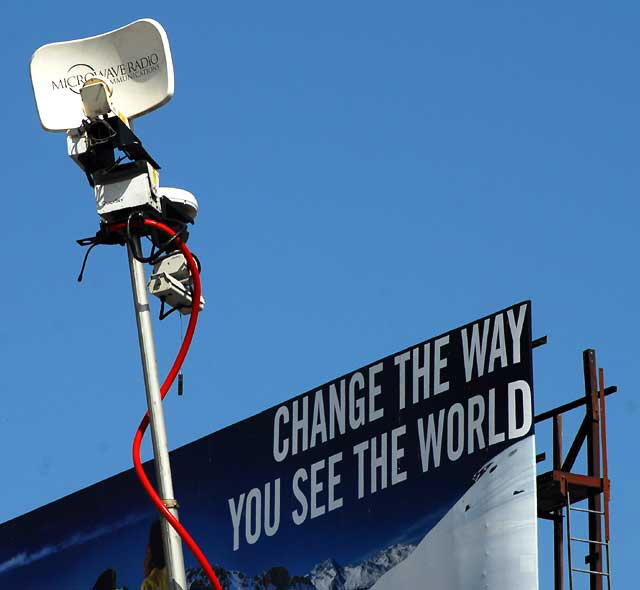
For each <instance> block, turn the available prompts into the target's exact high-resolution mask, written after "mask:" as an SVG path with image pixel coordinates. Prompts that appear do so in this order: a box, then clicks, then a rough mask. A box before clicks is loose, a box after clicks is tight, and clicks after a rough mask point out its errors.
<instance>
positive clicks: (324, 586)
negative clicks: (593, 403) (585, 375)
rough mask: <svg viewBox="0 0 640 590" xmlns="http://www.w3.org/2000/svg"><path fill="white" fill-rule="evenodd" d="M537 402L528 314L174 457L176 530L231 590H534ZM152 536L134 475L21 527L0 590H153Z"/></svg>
mask: <svg viewBox="0 0 640 590" xmlns="http://www.w3.org/2000/svg"><path fill="white" fill-rule="evenodd" d="M532 386H533V384H532V361H531V304H530V302H529V301H525V302H521V303H518V304H516V305H513V306H511V307H509V308H507V309H505V310H502V311H500V312H497V313H494V314H492V315H490V316H488V317H485V318H482V319H480V320H478V321H475V322H472V323H470V324H467V325H465V326H462V327H460V328H457V329H455V330H452V331H450V332H447V333H445V334H442V335H440V336H436V337H434V338H431V339H429V340H426V341H424V342H422V343H420V344H417V345H415V346H411V347H409V348H406V349H404V350H402V351H400V352H397V353H394V354H391V355H389V356H387V357H385V358H383V359H380V360H377V361H375V362H373V363H370V364H368V365H367V366H365V367H362V368H360V369H357V370H355V371H352V372H350V373H348V374H346V375H343V376H341V377H338V378H337V379H334V380H332V381H330V382H329V383H326V384H324V385H322V386H320V387H317V388H314V389H312V390H310V391H308V392H306V393H303V394H301V395H298V396H296V397H294V398H292V399H290V400H288V401H285V402H283V403H282V404H279V405H277V406H274V407H272V408H270V409H268V410H266V411H264V412H262V413H260V414H258V415H256V416H253V417H252V418H248V419H246V420H244V421H242V422H239V423H237V424H234V425H232V426H229V427H227V428H225V429H223V430H221V431H218V432H215V433H213V434H211V435H209V436H206V437H204V438H202V439H200V440H197V441H195V442H193V443H190V444H188V445H185V446H184V447H181V448H179V449H176V450H175V451H173V452H172V453H171V462H172V468H173V474H174V483H175V489H176V497H177V499H178V500H179V502H180V504H181V507H182V509H181V513H180V516H181V520H182V521H183V522H184V523H185V525H186V526H187V528H188V529H189V530H190V531H191V532H192V534H193V536H194V537H195V539H196V540H197V541H198V543H199V544H200V546H201V547H202V549H203V551H204V552H205V554H206V555H207V556H208V557H209V560H210V561H211V562H212V564H216V566H215V569H216V571H217V573H218V575H219V578H220V581H221V583H222V585H223V587H224V588H225V589H226V590H241V589H242V590H245V589H246V590H267V589H270V590H274V589H275V590H368V589H374V590H389V589H404V588H426V587H429V588H438V589H442V590H469V589H474V588H491V589H492V590H502V589H504V590H507V589H509V590H512V589H513V588H518V590H534V589H537V587H538V582H537V528H536V527H537V518H536V486H535V446H534V436H533V417H534V409H533V387H532ZM145 468H146V469H147V471H148V472H149V475H150V476H151V477H152V476H153V473H152V472H153V469H152V465H150V464H146V465H145ZM155 520H156V514H155V511H154V509H153V507H152V506H151V504H150V503H149V501H148V500H147V498H146V497H145V496H144V494H143V492H142V490H141V488H140V486H139V484H138V482H137V480H136V478H135V475H134V473H133V471H132V470H130V471H126V472H124V473H121V474H119V475H117V476H114V477H112V478H110V479H107V480H105V481H102V482H100V483H97V484H95V485H93V486H91V487H89V488H86V489H84V490H81V491H79V492H76V493H74V494H72V495H70V496H67V497H65V498H62V499H61V500H58V501H56V502H53V503H51V504H49V505H47V506H44V507H42V508H39V509H37V510H34V511H33V512H30V513H28V514H26V515H23V516H21V517H18V518H16V519H14V520H12V521H9V522H7V523H5V524H3V525H1V526H0V587H1V588H20V589H22V590H27V589H36V588H38V589H40V588H56V589H58V588H59V589H68V590H75V589H78V590H80V589H82V590H86V589H92V588H95V589H97V590H114V589H127V590H133V589H137V588H140V587H141V585H143V584H144V587H145V588H154V587H161V586H158V585H156V586H154V585H153V584H154V583H156V582H158V581H159V580H161V578H162V575H163V568H162V555H158V553H159V552H160V553H161V551H162V550H161V544H159V543H158V527H157V525H154V521H155ZM185 559H186V563H187V568H188V572H187V578H188V581H189V587H190V588H191V590H197V589H205V588H209V586H208V584H207V583H206V580H205V577H204V575H203V572H202V571H201V570H200V568H199V567H197V565H196V562H195V560H193V558H192V556H191V555H189V554H185Z"/></svg>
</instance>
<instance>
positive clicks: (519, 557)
mask: <svg viewBox="0 0 640 590" xmlns="http://www.w3.org/2000/svg"><path fill="white" fill-rule="evenodd" d="M534 465H535V446H534V438H533V435H531V436H528V437H526V438H524V439H522V440H520V441H518V442H517V443H515V444H513V445H511V446H510V447H507V448H506V449H505V450H504V451H502V452H501V453H500V454H498V455H497V456H496V457H494V458H493V459H492V460H491V461H489V462H488V463H486V464H485V465H484V466H483V467H482V469H480V470H479V471H478V473H477V474H476V475H475V477H474V482H473V484H472V485H471V487H470V488H469V489H468V490H467V491H466V492H465V494H464V495H463V496H462V498H460V500H458V502H456V504H455V505H454V506H453V507H452V508H451V509H450V510H449V511H448V512H447V514H446V515H445V516H444V517H443V518H442V519H441V520H440V521H439V522H438V523H437V524H436V525H435V526H434V527H433V528H432V529H431V530H430V531H429V532H428V533H427V535H426V536H425V537H424V538H423V539H422V541H420V543H418V546H417V547H416V549H415V551H413V553H411V555H409V556H408V557H407V559H406V560H404V561H402V562H401V563H399V564H398V565H397V566H396V567H394V568H392V569H390V570H389V571H388V572H386V573H385V574H384V575H383V576H381V577H380V579H379V580H378V581H377V582H376V584H375V585H374V586H372V590H398V589H399V588H422V587H424V583H425V580H429V587H432V588H447V590H468V589H469V588H480V587H482V588H491V589H492V590H513V589H514V588H537V587H538V575H537V538H536V528H535V526H536V523H535V518H534V517H533V515H535V514H536V480H535V477H534V475H535V473H534V471H533V470H534ZM452 555H456V556H457V559H456V560H452V559H451V556H452ZM460 563H464V564H466V567H459V564H460Z"/></svg>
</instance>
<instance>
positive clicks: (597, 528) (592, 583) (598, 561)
mask: <svg viewBox="0 0 640 590" xmlns="http://www.w3.org/2000/svg"><path fill="white" fill-rule="evenodd" d="M582 359H583V364H584V387H585V396H586V398H587V399H586V402H587V403H586V414H587V421H588V429H587V474H588V475H590V476H591V477H600V417H599V413H600V412H599V410H600V408H599V407H598V399H597V392H598V383H597V377H596V374H597V373H596V351H595V350H593V349H591V348H588V349H587V350H585V351H583V353H582ZM587 505H588V506H589V510H590V511H591V512H589V517H588V518H589V539H590V540H592V541H594V543H590V544H589V555H588V556H587V557H586V558H585V563H588V564H589V569H590V570H594V571H597V572H601V571H602V546H601V545H600V543H601V542H602V528H601V521H600V518H601V517H600V514H599V513H600V512H601V510H602V504H601V502H600V493H597V494H595V495H590V496H589V498H588V500H587ZM589 578H590V580H589V588H590V590H602V576H601V575H598V574H590V576H589Z"/></svg>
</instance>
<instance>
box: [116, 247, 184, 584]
mask: <svg viewBox="0 0 640 590" xmlns="http://www.w3.org/2000/svg"><path fill="white" fill-rule="evenodd" d="M132 241H133V244H132V245H131V244H129V245H128V246H127V251H128V255H129V270H130V272H131V289H132V292H133V305H134V309H135V314H136V322H137V324H138V340H139V343H140V356H141V359H142V370H143V374H144V384H145V388H146V392H147V406H148V408H149V425H150V427H151V439H152V443H153V455H154V458H155V461H154V463H155V469H156V479H157V482H158V488H159V489H158V491H159V493H160V497H161V498H162V499H163V500H164V501H165V502H166V504H167V508H168V509H169V511H170V512H171V513H172V514H173V515H174V516H175V517H176V518H178V510H177V504H176V502H175V499H174V496H173V483H172V480H171V465H170V463H169V449H168V445H167V434H166V429H165V423H164V412H163V409H162V398H161V396H160V383H159V381H158V367H157V362H156V351H155V345H154V342H153V330H152V327H151V310H150V308H149V299H148V297H147V284H146V277H145V271H144V264H142V262H140V261H138V260H136V259H135V257H134V256H133V252H132V250H131V248H132V246H133V248H136V251H138V252H140V251H141V249H140V238H139V237H138V236H135V237H133V238H132ZM161 526H162V543H163V548H164V555H165V561H166V564H167V573H168V576H169V587H170V588H171V590H186V588H187V582H186V575H185V570H184V558H183V555H182V542H181V540H180V537H179V536H178V533H176V532H175V531H174V530H173V527H171V525H170V524H169V523H168V522H167V521H166V520H165V519H164V518H163V519H161Z"/></svg>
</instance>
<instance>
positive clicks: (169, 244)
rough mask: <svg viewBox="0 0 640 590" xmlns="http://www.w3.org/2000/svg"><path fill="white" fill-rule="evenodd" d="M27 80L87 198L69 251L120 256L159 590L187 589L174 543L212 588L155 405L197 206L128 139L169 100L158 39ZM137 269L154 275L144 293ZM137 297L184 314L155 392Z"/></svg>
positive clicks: (88, 46) (40, 61)
mask: <svg viewBox="0 0 640 590" xmlns="http://www.w3.org/2000/svg"><path fill="white" fill-rule="evenodd" d="M30 73H31V82H32V85H33V93H34V97H35V102H36V106H37V110H38V116H39V118H40V123H41V125H42V127H43V128H44V129H45V130H46V131H50V132H59V133H65V134H66V139H67V153H68V155H69V156H70V157H71V159H72V160H73V161H74V162H75V163H76V164H77V165H78V166H79V167H80V168H81V170H82V171H83V172H84V174H85V175H86V178H87V180H88V182H89V184H90V186H91V187H92V188H93V192H94V197H95V203H96V210H97V213H98V216H99V219H100V228H99V230H98V232H97V233H96V235H95V237H92V238H86V239H84V240H78V242H79V243H80V244H81V245H87V246H91V247H93V246H95V245H97V244H120V245H126V247H127V251H128V259H129V268H130V274H131V287H132V291H133V302H134V310H135V315H136V320H137V329H138V340H139V345H140V354H141V359H142V368H143V375H144V382H145V388H146V395H147V406H148V414H147V416H148V423H149V424H150V426H151V433H152V439H153V453H154V459H155V471H156V478H157V482H158V487H159V492H160V496H159V497H158V496H157V494H156V496H155V499H154V496H153V494H155V492H154V491H153V488H151V486H150V484H149V482H148V480H146V484H145V481H144V480H145V479H146V476H145V475H144V471H143V470H142V467H141V463H140V459H139V447H140V441H141V439H142V434H143V433H144V429H145V428H146V423H145V420H147V416H145V419H144V420H143V421H142V423H141V425H140V428H139V429H138V433H137V434H136V441H135V442H134V462H135V464H136V471H137V472H138V475H139V477H140V478H141V480H143V485H145V487H147V486H148V492H149V494H150V495H151V496H152V500H154V503H156V506H157V508H158V509H159V510H160V511H161V513H162V514H163V516H165V520H163V526H162V532H163V547H164V552H165V561H166V564H167V574H168V578H169V587H170V588H172V590H186V588H187V582H186V577H185V569H184V559H183V554H182V544H181V540H180V536H182V537H183V538H184V539H185V541H186V542H187V543H188V544H189V546H190V547H191V549H192V550H193V551H194V553H195V554H196V557H197V558H198V559H199V560H200V562H201V564H202V565H203V567H204V568H205V572H209V571H210V578H211V576H213V578H211V579H212V584H213V587H214V588H219V587H220V586H219V582H218V581H217V579H215V582H214V578H215V574H213V571H212V570H211V568H210V566H209V564H208V562H206V558H204V555H202V553H201V552H200V550H199V549H198V548H197V545H195V543H194V542H193V540H191V538H190V537H188V533H186V531H184V529H183V528H182V526H181V525H180V524H179V522H178V503H177V502H176V500H175V498H174V493H173V483H172V479H171V466H170V463H169V451H168V446H167V436H166V428H165V422H164V414H163V409H162V403H161V402H162V397H163V396H164V394H166V390H167V389H168V387H170V385H171V382H172V380H173V378H175V374H176V373H177V371H178V369H179V367H180V365H181V363H182V360H183V359H184V355H185V354H186V350H187V349H188V346H189V343H190V340H191V336H192V334H193V329H194V328H195V320H196V318H197V315H198V312H199V311H200V309H202V307H203V306H204V298H202V296H201V294H200V280H199V263H198V264H196V262H195V258H194V257H193V256H192V255H191V253H190V252H189V250H188V248H187V247H186V241H187V238H188V232H187V227H188V225H190V224H193V222H194V220H195V218H196V215H197V212H198V202H197V200H196V198H195V197H194V196H193V195H192V194H191V193H190V192H188V191H186V190H183V189H176V188H170V187H162V186H160V184H159V173H158V171H159V169H160V166H159V165H158V163H157V162H156V161H155V160H154V159H153V158H152V157H151V155H150V154H149V153H148V152H147V151H146V149H145V148H144V147H143V145H142V142H141V140H140V139H139V138H138V136H137V135H136V134H135V133H134V132H133V129H132V121H133V120H134V119H135V118H137V117H140V116H143V115H145V114H147V113H149V112H151V111H153V110H155V109H157V108H159V107H161V106H163V105H164V104H166V103H167V102H168V101H169V100H170V99H171V97H172V96H173V89H174V78H173V62H172V59H171V51H170V48H169V40H168V38H167V34H166V32H165V31H164V29H163V28H162V26H161V25H160V24H159V23H158V22H156V21H154V20H151V19H141V20H137V21H135V22H132V23H130V24H128V25H126V26H124V27H122V28H119V29H116V30H114V31H110V32H107V33H104V34H102V35H97V36H94V37H88V38H84V39H76V40H72V41H64V42H60V43H50V44H47V45H44V46H42V47H40V48H39V49H38V50H37V51H36V52H35V53H34V54H33V57H32V59H31V67H30ZM143 237H144V238H148V239H149V240H150V241H151V243H152V249H151V253H150V254H149V255H147V256H145V255H144V254H143V251H142V241H141V238H143ZM87 254H88V252H87ZM85 262H86V257H85ZM145 263H151V264H153V265H154V268H153V272H152V275H151V278H150V281H149V283H148V285H147V284H146V282H147V281H146V276H145V269H144V264H145ZM83 269H84V264H83ZM81 274H82V273H81ZM79 280H80V277H79ZM147 287H148V290H149V291H150V292H151V293H152V294H153V295H156V296H157V297H159V298H160V299H161V301H162V306H163V309H164V308H165V306H168V307H169V308H171V311H178V312H179V313H181V314H185V315H186V314H191V318H190V323H189V326H190V328H191V331H190V333H189V329H188V330H187V332H188V337H185V340H184V341H183V344H182V347H181V349H180V353H179V355H178V358H177V359H176V362H175V363H174V366H173V367H172V371H171V372H170V374H169V377H168V378H167V380H166V381H165V383H164V384H163V386H162V387H161V386H160V383H159V379H158V371H157V364H156V355H155V346H154V340H153V332H152V324H151V314H150V310H149V302H148V297H147ZM194 301H195V304H194ZM169 313H170V312H169ZM166 315H167V314H165V317H166ZM161 317H163V316H162V314H161ZM136 445H137V450H136ZM171 517H173V520H172V518H171ZM169 521H171V522H172V524H171V525H170V524H169ZM174 521H175V522H174ZM174 529H178V530H180V529H182V531H183V532H184V534H183V532H181V533H180V535H178V533H177V532H176V530H174ZM185 534H186V536H185ZM187 537H188V538H187ZM202 560H204V561H202ZM205 563H206V565H205ZM206 566H208V568H209V569H207V567H206Z"/></svg>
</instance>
